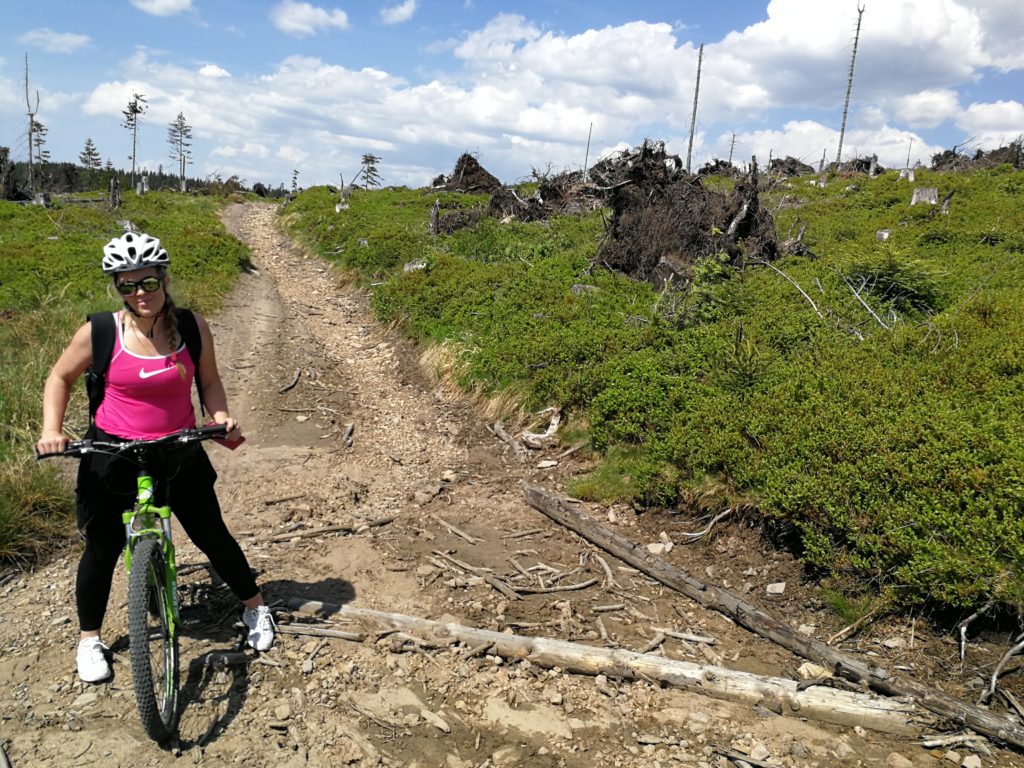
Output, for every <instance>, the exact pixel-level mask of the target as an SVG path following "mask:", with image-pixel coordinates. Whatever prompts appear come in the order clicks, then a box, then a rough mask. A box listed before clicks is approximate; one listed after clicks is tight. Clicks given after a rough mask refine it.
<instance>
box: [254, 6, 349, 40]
mask: <svg viewBox="0 0 1024 768" xmlns="http://www.w3.org/2000/svg"><path fill="white" fill-rule="evenodd" d="M270 18H271V21H273V22H274V26H275V27H277V28H278V29H279V30H281V31H282V32H284V33H285V34H286V35H292V36H294V37H309V36H310V35H315V34H317V33H318V32H320V31H321V30H322V29H327V28H330V27H337V28H338V29H348V14H346V13H345V12H344V11H342V10H337V9H335V10H331V11H327V10H324V9H323V8H319V7H317V6H315V5H311V4H309V3H301V2H296V0H283V2H281V3H280V4H278V5H277V6H275V7H274V9H273V10H272V11H271V12H270Z"/></svg>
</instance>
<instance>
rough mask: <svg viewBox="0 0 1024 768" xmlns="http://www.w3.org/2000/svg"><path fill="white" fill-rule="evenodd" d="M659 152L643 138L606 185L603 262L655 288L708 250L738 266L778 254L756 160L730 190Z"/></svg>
mask: <svg viewBox="0 0 1024 768" xmlns="http://www.w3.org/2000/svg"><path fill="white" fill-rule="evenodd" d="M662 155H663V153H659V152H658V151H657V147H656V146H654V145H650V144H645V145H644V147H642V148H641V152H640V153H639V155H638V156H637V157H635V158H633V159H632V161H631V162H630V165H629V168H628V169H627V171H626V174H625V175H626V178H625V179H624V180H622V181H620V182H618V183H616V184H615V185H614V188H613V189H612V190H611V194H610V200H609V204H610V206H611V208H612V219H611V224H610V226H609V229H608V234H607V237H606V238H605V241H604V243H603V244H602V246H601V249H600V250H599V252H598V256H597V259H598V261H599V262H600V263H602V264H604V265H605V266H607V267H609V268H611V269H614V270H616V271H619V272H622V273H624V274H626V275H629V276H630V277H633V278H635V279H637V280H647V281H649V282H652V283H654V284H655V285H656V286H657V287H659V288H660V287H662V286H664V285H665V284H666V283H669V282H672V283H675V284H676V285H682V284H685V283H686V282H688V280H689V278H690V276H691V270H692V266H693V264H694V263H695V262H697V261H698V260H700V259H703V258H706V257H709V256H717V257H720V258H721V255H723V254H724V255H725V257H726V258H727V259H728V260H729V261H730V262H731V263H732V264H734V265H737V266H739V265H742V264H745V263H751V262H757V263H762V262H766V261H773V260H774V259H775V258H776V257H777V256H778V245H777V241H776V236H775V224H774V222H773V220H772V216H771V214H770V213H769V212H768V211H767V210H765V209H764V208H762V207H761V205H760V203H759V200H758V184H757V163H756V161H755V162H753V163H752V164H751V170H750V173H749V174H748V175H747V176H746V177H745V178H743V179H741V180H740V181H739V182H737V184H736V186H735V187H734V188H733V190H732V192H730V193H728V194H727V193H724V192H718V191H716V190H711V189H708V188H706V187H705V186H704V185H703V184H702V183H701V180H700V178H699V177H694V176H690V175H689V174H686V173H685V172H683V171H681V170H680V169H677V168H675V167H674V166H673V164H672V163H670V162H666V158H665V157H663V156H662Z"/></svg>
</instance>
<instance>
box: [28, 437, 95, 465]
mask: <svg viewBox="0 0 1024 768" xmlns="http://www.w3.org/2000/svg"><path fill="white" fill-rule="evenodd" d="M90 445H92V441H91V440H79V441H71V442H69V443H68V444H67V445H66V446H65V447H64V450H63V451H55V452H53V453H40V452H39V451H36V461H40V460H42V459H49V458H52V457H54V456H75V455H77V454H79V453H81V452H82V449H83V448H87V447H89V446H90Z"/></svg>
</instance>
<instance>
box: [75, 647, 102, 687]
mask: <svg viewBox="0 0 1024 768" xmlns="http://www.w3.org/2000/svg"><path fill="white" fill-rule="evenodd" d="M106 651H107V646H105V645H104V644H103V643H102V642H100V639H99V638H98V637H86V638H84V639H82V640H80V641H79V642H78V653H77V654H76V660H77V661H78V676H79V677H80V678H82V680H83V681H84V682H86V683H99V682H101V681H103V680H106V679H107V678H108V677H110V675H111V671H110V662H108V661H107V655H106Z"/></svg>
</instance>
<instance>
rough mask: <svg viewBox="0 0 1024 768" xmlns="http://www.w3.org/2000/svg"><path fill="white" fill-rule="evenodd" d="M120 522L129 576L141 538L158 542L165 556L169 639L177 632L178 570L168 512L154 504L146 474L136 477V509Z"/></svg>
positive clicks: (129, 511) (148, 476)
mask: <svg viewBox="0 0 1024 768" xmlns="http://www.w3.org/2000/svg"><path fill="white" fill-rule="evenodd" d="M121 522H123V523H124V527H125V539H126V546H125V550H124V563H125V567H126V568H127V570H128V572H129V573H131V570H132V553H133V552H134V551H135V546H136V544H138V542H139V541H140V540H142V539H144V538H150V537H153V538H159V540H160V544H161V549H162V550H163V555H164V567H165V568H166V569H167V579H166V582H167V590H166V591H165V592H164V600H165V602H166V604H165V605H164V610H165V611H166V614H167V616H168V617H170V621H169V622H168V625H169V628H170V631H171V635H172V636H173V635H174V634H175V633H176V632H177V628H178V566H177V563H176V562H175V559H174V542H173V540H172V539H171V508H170V507H168V506H163V507H158V506H156V505H155V504H154V503H153V478H152V477H151V476H150V475H148V474H145V473H140V474H139V477H138V495H137V497H136V503H135V506H134V507H133V508H132V509H129V510H127V511H125V512H123V513H121Z"/></svg>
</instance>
